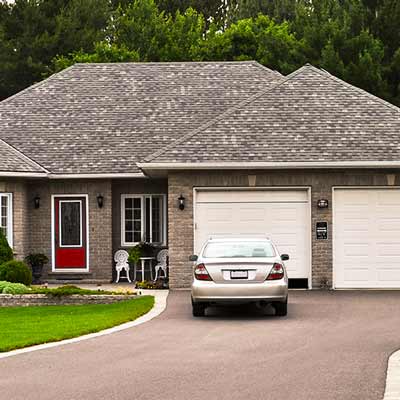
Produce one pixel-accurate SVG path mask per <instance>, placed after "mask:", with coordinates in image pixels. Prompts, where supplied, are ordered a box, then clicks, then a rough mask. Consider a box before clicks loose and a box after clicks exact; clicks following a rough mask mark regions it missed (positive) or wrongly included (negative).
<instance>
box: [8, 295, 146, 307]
mask: <svg viewBox="0 0 400 400" xmlns="http://www.w3.org/2000/svg"><path fill="white" fill-rule="evenodd" d="M137 297H139V296H138V295H135V294H100V293H99V294H71V295H63V296H54V295H50V294H37V293H35V294H3V293H1V294H0V307H29V306H59V305H81V304H112V303H117V302H120V301H125V300H131V299H135V298H137Z"/></svg>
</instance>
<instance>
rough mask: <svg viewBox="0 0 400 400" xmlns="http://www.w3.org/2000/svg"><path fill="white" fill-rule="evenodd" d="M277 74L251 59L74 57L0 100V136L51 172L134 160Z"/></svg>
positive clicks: (131, 165) (119, 166) (125, 167)
mask: <svg viewBox="0 0 400 400" xmlns="http://www.w3.org/2000/svg"><path fill="white" fill-rule="evenodd" d="M281 78H282V76H281V75H280V74H278V73H276V72H273V71H271V70H269V69H267V68H265V67H263V66H261V65H260V64H257V63H256V62H252V61H249V62H205V63H114V64H76V65H75V66H73V67H71V68H69V69H66V70H64V71H62V72H61V73H59V74H56V75H53V76H52V77H50V78H49V79H47V80H46V81H44V82H42V83H39V84H37V85H34V86H32V87H30V88H28V89H26V90H24V91H22V92H20V93H19V94H17V95H15V96H13V97H11V98H9V99H6V100H4V101H3V102H1V103H0V138H2V139H4V140H6V141H7V142H8V143H10V144H11V145H13V146H14V147H16V148H17V149H19V150H20V151H22V152H23V153H24V154H25V155H27V156H28V157H30V158H31V159H33V160H35V161H36V162H38V163H39V164H40V165H42V166H44V167H45V168H46V169H48V170H49V171H50V172H52V173H56V174H57V173H61V174H66V173H74V174H77V173H135V172H140V170H139V169H138V167H137V166H136V163H137V162H138V161H140V159H142V158H144V157H146V156H148V155H150V154H152V153H154V152H155V151H157V150H159V149H160V148H163V147H164V146H166V145H168V144H170V143H171V142H172V141H174V140H176V139H177V138H180V137H181V136H183V135H184V134H186V133H188V132H190V131H192V130H194V129H196V128H198V127H199V126H201V125H203V124H204V123H205V122H206V121H209V120H212V119H214V118H215V117H216V116H218V115H220V114H221V113H223V112H225V111H226V110H228V109H229V108H231V107H232V106H234V105H235V104H237V103H239V102H241V101H242V100H243V99H245V98H249V97H250V96H252V95H254V94H255V93H257V92H259V91H260V90H262V89H265V88H266V87H268V86H269V85H271V84H272V82H275V81H277V80H279V79H281Z"/></svg>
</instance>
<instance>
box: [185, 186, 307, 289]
mask: <svg viewBox="0 0 400 400" xmlns="http://www.w3.org/2000/svg"><path fill="white" fill-rule="evenodd" d="M266 190H267V191H286V190H287V191H291V190H304V191H306V192H307V201H308V231H309V235H310V237H309V249H308V251H309V266H308V287H309V289H312V264H313V263H312V256H313V253H312V240H313V236H312V222H311V221H312V199H311V186H257V187H252V186H194V187H193V249H194V248H195V247H196V242H195V241H196V204H197V201H196V199H197V193H198V192H202V191H207V192H211V191H216V192H217V191H266Z"/></svg>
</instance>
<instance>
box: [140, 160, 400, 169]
mask: <svg viewBox="0 0 400 400" xmlns="http://www.w3.org/2000/svg"><path fill="white" fill-rule="evenodd" d="M137 166H138V167H139V168H140V169H142V170H207V169H328V168H338V169H344V168H400V161H311V162H310V161H306V162H301V161H300V162H203V163H202V162H199V163H179V162H169V163H152V162H149V163H138V164H137Z"/></svg>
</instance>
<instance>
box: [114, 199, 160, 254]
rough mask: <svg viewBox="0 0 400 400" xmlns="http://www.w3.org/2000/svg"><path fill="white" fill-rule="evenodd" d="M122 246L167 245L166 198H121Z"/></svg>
mask: <svg viewBox="0 0 400 400" xmlns="http://www.w3.org/2000/svg"><path fill="white" fill-rule="evenodd" d="M121 214H122V215H121V239H122V240H121V241H122V246H133V245H135V244H137V243H138V242H150V243H154V244H160V245H162V244H165V242H166V237H165V230H166V196H165V195H159V194H151V195H150V194H149V195H131V194H124V195H122V196H121Z"/></svg>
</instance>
